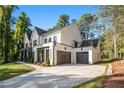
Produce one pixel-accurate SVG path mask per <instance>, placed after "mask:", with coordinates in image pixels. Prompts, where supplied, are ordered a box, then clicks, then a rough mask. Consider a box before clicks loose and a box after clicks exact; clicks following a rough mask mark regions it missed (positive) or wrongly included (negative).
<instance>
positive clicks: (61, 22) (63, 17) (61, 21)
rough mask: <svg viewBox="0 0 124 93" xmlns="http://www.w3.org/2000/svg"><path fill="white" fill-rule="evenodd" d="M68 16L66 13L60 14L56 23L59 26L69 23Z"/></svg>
mask: <svg viewBox="0 0 124 93" xmlns="http://www.w3.org/2000/svg"><path fill="white" fill-rule="evenodd" d="M69 24H70V23H69V16H68V15H67V14H63V15H61V16H60V18H59V22H58V25H59V26H60V28H61V27H65V26H67V25H69Z"/></svg>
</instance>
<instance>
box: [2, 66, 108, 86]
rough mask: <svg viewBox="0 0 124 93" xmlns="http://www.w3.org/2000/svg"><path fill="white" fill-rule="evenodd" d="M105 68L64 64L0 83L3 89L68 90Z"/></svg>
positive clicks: (98, 73)
mask: <svg viewBox="0 0 124 93" xmlns="http://www.w3.org/2000/svg"><path fill="white" fill-rule="evenodd" d="M105 68H106V66H100V65H83V64H73V65H72V64H65V65H59V66H54V67H42V68H41V69H38V70H36V71H33V72H31V73H27V74H24V75H20V76H17V77H15V78H11V79H8V80H5V81H3V82H0V87H5V88H70V87H73V86H74V85H75V84H79V83H82V82H86V81H87V80H90V79H93V78H95V77H96V76H98V75H101V74H102V73H103V72H104V71H105Z"/></svg>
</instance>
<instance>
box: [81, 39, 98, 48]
mask: <svg viewBox="0 0 124 93" xmlns="http://www.w3.org/2000/svg"><path fill="white" fill-rule="evenodd" d="M98 42H99V40H98V39H93V40H83V41H82V44H81V47H88V46H94V47H97V46H98Z"/></svg>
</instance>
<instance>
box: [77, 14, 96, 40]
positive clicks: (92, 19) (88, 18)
mask: <svg viewBox="0 0 124 93" xmlns="http://www.w3.org/2000/svg"><path fill="white" fill-rule="evenodd" d="M96 22H97V16H96V15H92V14H84V15H82V16H81V17H80V22H79V25H80V26H81V28H82V32H83V33H84V34H87V35H88V36H89V37H85V39H88V38H93V37H94V32H93V30H94V28H96ZM91 30H92V31H91Z"/></svg>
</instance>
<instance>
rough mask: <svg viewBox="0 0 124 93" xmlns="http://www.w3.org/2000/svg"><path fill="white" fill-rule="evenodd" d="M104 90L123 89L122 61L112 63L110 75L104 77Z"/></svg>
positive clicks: (123, 65) (123, 66) (123, 63)
mask: <svg viewBox="0 0 124 93" xmlns="http://www.w3.org/2000/svg"><path fill="white" fill-rule="evenodd" d="M103 87H104V88H124V61H115V62H113V63H112V74H111V75H107V76H105V81H104V84H103Z"/></svg>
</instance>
